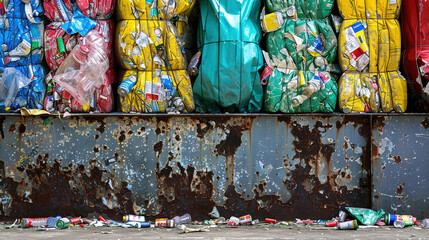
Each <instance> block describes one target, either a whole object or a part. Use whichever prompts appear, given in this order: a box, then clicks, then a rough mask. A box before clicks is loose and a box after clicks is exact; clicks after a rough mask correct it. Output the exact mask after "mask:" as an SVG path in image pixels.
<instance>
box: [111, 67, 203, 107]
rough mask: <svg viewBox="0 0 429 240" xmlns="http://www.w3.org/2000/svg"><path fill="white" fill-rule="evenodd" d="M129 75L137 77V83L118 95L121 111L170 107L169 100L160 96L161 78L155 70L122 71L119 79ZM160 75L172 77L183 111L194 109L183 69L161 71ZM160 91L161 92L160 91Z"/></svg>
mask: <svg viewBox="0 0 429 240" xmlns="http://www.w3.org/2000/svg"><path fill="white" fill-rule="evenodd" d="M131 75H134V76H136V77H137V83H136V85H134V87H133V88H132V89H131V91H130V93H129V94H128V95H127V96H125V97H120V103H121V111H122V112H140V113H144V112H146V113H148V112H166V111H167V108H168V107H171V106H172V105H171V101H170V102H169V101H165V98H164V97H162V96H163V94H162V92H163V91H162V90H161V91H160V88H162V80H161V79H160V78H159V77H156V74H155V71H137V70H128V71H123V72H122V73H121V75H120V78H119V80H121V81H124V80H125V79H127V78H129V77H130V76H131ZM162 75H168V76H170V78H171V79H172V83H173V86H174V87H175V88H176V91H177V94H178V95H179V97H180V99H181V100H182V102H183V104H184V106H185V111H184V112H192V111H193V110H194V109H195V104H194V96H193V93H192V86H191V80H190V79H189V76H188V74H187V72H186V71H185V70H176V71H162ZM160 92H161V93H160Z"/></svg>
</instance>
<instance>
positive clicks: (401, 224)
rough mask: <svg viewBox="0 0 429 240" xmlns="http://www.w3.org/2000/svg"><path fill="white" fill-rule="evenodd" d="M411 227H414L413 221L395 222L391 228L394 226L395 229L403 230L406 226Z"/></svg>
mask: <svg viewBox="0 0 429 240" xmlns="http://www.w3.org/2000/svg"><path fill="white" fill-rule="evenodd" d="M413 225H414V222H413V221H401V220H395V221H394V222H393V226H395V228H405V227H406V226H413Z"/></svg>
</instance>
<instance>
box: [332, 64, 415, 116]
mask: <svg viewBox="0 0 429 240" xmlns="http://www.w3.org/2000/svg"><path fill="white" fill-rule="evenodd" d="M339 92H340V95H339V105H340V109H341V111H343V112H345V113H352V112H392V111H395V112H405V110H406V109H407V82H406V80H405V79H404V78H403V77H402V76H401V75H400V74H399V73H398V72H397V71H394V72H380V73H359V72H346V73H344V74H343V75H342V77H341V79H340V82H339Z"/></svg>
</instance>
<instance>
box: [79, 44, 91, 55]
mask: <svg viewBox="0 0 429 240" xmlns="http://www.w3.org/2000/svg"><path fill="white" fill-rule="evenodd" d="M80 50H81V51H82V52H83V53H89V48H88V47H87V46H86V45H81V46H80Z"/></svg>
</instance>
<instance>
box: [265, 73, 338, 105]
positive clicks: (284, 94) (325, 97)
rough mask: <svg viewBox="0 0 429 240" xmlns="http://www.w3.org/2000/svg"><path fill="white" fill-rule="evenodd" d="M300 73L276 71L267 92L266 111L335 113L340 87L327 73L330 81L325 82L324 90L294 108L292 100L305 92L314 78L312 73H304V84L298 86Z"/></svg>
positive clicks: (269, 82)
mask: <svg viewBox="0 0 429 240" xmlns="http://www.w3.org/2000/svg"><path fill="white" fill-rule="evenodd" d="M299 72H300V71H297V70H289V71H288V73H287V74H285V73H282V72H279V71H278V70H277V69H275V70H274V72H273V74H272V75H271V77H270V79H269V81H268V85H267V89H266V92H265V102H264V107H265V111H267V112H283V113H309V112H328V113H330V112H333V111H334V110H335V105H336V104H337V95H338V86H337V82H336V79H335V77H334V75H331V74H330V73H327V72H326V73H327V74H328V75H329V76H330V80H329V81H327V82H325V84H324V89H323V90H319V91H317V92H315V93H314V94H313V95H311V97H310V98H308V99H307V100H305V101H304V102H303V103H302V104H300V105H298V106H297V107H293V106H292V100H293V99H294V98H295V97H296V96H298V95H301V94H302V93H303V92H304V90H305V88H306V87H307V85H308V82H309V81H310V80H312V79H313V76H314V72H312V71H302V75H303V80H304V83H303V84H302V85H301V86H298V85H299V79H300V77H299Z"/></svg>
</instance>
